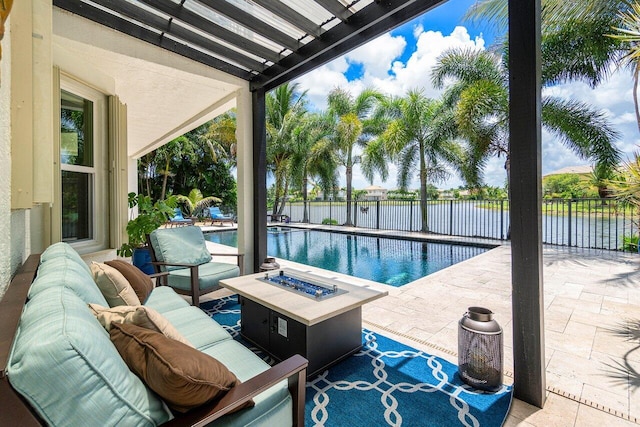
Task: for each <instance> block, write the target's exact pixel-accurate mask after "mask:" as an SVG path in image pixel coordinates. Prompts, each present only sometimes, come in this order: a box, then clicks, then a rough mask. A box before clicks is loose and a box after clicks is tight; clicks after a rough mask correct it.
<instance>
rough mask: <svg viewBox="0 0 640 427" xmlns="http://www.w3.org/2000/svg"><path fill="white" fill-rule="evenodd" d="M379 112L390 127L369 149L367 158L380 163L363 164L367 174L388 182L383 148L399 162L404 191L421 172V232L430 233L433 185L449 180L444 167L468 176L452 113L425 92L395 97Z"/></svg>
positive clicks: (412, 92) (400, 182) (382, 106)
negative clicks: (429, 201)
mask: <svg viewBox="0 0 640 427" xmlns="http://www.w3.org/2000/svg"><path fill="white" fill-rule="evenodd" d="M379 111H380V112H382V114H383V115H384V116H386V117H387V121H386V123H387V126H386V129H385V130H384V131H383V132H382V133H381V134H380V136H379V138H378V139H377V140H376V143H374V144H370V146H369V147H367V148H368V149H369V153H367V154H368V156H367V158H368V159H375V160H376V161H374V162H367V163H363V165H364V167H363V171H364V172H365V176H367V178H369V179H370V180H371V178H372V173H373V171H374V170H377V171H378V172H380V174H381V175H382V177H383V179H385V177H386V175H387V171H386V168H387V164H386V162H384V159H385V157H386V156H385V155H383V154H381V151H380V150H381V149H382V152H386V153H387V154H388V156H389V157H390V158H391V159H392V160H394V161H396V162H397V163H398V186H399V187H400V189H401V190H402V191H406V190H407V187H408V185H409V184H410V182H411V180H412V178H413V172H414V171H416V170H418V171H419V174H420V212H421V219H422V221H421V231H423V232H427V231H429V228H428V223H427V219H428V218H427V197H428V195H427V187H428V185H429V183H430V182H435V181H438V180H440V179H442V178H445V177H446V175H447V171H446V169H445V168H444V167H443V166H444V164H446V165H450V166H452V167H454V168H455V169H457V170H458V171H460V172H461V174H462V175H464V173H463V172H462V169H463V167H462V166H461V163H460V159H461V158H463V155H462V147H461V146H460V145H459V144H458V143H456V142H455V141H454V139H453V138H454V136H455V126H452V123H453V120H452V118H451V116H450V111H451V110H449V111H447V110H443V108H442V103H441V102H439V101H435V100H433V99H429V98H427V97H426V96H425V95H424V93H423V92H422V91H421V90H409V91H408V92H407V94H406V96H405V97H402V98H393V99H391V100H389V101H387V102H384V103H383V104H381V105H380V108H379ZM448 113H449V114H448ZM378 114H380V113H378ZM373 152H375V154H373Z"/></svg>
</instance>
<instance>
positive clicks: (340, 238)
mask: <svg viewBox="0 0 640 427" xmlns="http://www.w3.org/2000/svg"><path fill="white" fill-rule="evenodd" d="M205 236H206V239H208V240H210V241H212V242H215V243H221V244H223V245H228V246H234V247H237V246H238V235H237V231H235V230H233V231H224V232H215V233H208V234H206V235H205ZM487 250H488V249H487V248H479V247H475V246H461V245H452V244H448V243H432V242H419V241H414V240H400V239H390V238H385V237H373V236H362V235H352V234H342V233H331V232H325V231H317V230H301V229H295V228H286V227H269V228H268V229H267V252H268V254H269V255H270V256H275V257H278V258H283V259H288V260H290V261H295V262H298V263H301V264H307V265H311V266H314V267H319V268H324V269H326V270H331V271H336V272H339V273H343V274H348V275H350V276H356V277H360V278H363V279H368V280H373V281H376V282H380V283H386V284H387V285H391V286H396V287H397V286H402V285H406V284H407V283H409V282H413V281H414V280H417V279H419V278H421V277H424V276H426V275H428V274H431V273H434V272H436V271H438V270H442V269H443V268H446V267H449V266H451V265H453V264H457V263H459V262H461V261H464V260H466V259H469V258H472V257H474V256H476V255H479V254H481V253H483V252H486V251H487Z"/></svg>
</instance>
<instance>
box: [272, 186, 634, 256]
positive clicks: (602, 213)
mask: <svg viewBox="0 0 640 427" xmlns="http://www.w3.org/2000/svg"><path fill="white" fill-rule="evenodd" d="M304 209H305V203H303V202H287V203H286V204H285V207H284V210H283V211H282V214H284V215H287V216H288V217H289V219H290V221H292V222H302V220H303V215H304ZM306 209H307V215H308V218H309V221H308V222H309V223H310V224H322V223H325V224H327V223H328V224H337V225H343V224H345V222H346V220H347V203H346V202H344V201H313V202H307V203H306ZM638 219H639V218H638V210H637V209H636V208H635V207H634V206H631V205H629V204H623V203H621V202H618V201H616V200H610V199H552V200H544V201H543V205H542V236H543V243H545V244H552V245H561V246H572V247H579V248H597V249H607V250H622V248H623V243H624V241H625V239H629V238H632V237H633V236H637V235H638V232H639V230H638ZM351 220H352V225H353V226H355V227H362V228H370V229H380V230H400V231H424V230H423V226H422V210H421V204H420V201H419V200H371V201H353V202H352V203H351ZM509 225H510V217H509V202H508V201H507V200H427V201H426V231H427V232H428V233H433V234H443V235H449V236H462V237H477V238H485V239H495V240H507V239H508V238H509V237H508V233H509Z"/></svg>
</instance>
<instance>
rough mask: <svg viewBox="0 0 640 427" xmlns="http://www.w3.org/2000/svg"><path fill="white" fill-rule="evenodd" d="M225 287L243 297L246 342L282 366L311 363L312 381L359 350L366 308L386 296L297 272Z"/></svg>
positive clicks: (238, 281) (285, 271)
mask: <svg viewBox="0 0 640 427" xmlns="http://www.w3.org/2000/svg"><path fill="white" fill-rule="evenodd" d="M281 271H282V275H280V272H281ZM220 285H221V286H224V287H225V288H227V289H230V290H232V291H233V292H235V293H237V294H238V295H239V299H240V325H241V329H240V333H241V334H242V336H243V337H244V338H245V339H246V340H248V341H250V342H252V343H253V344H255V345H256V346H258V347H260V348H262V349H263V350H265V351H266V352H267V353H269V354H270V355H271V356H273V357H274V358H275V359H277V360H284V359H286V358H287V357H289V356H292V355H294V354H300V355H302V356H304V357H306V358H307V359H308V360H309V367H308V369H307V375H308V376H309V377H312V376H314V375H317V374H319V373H320V372H322V370H324V369H326V368H328V367H329V366H331V365H333V364H335V363H337V362H339V361H340V360H342V359H344V358H345V357H348V356H349V355H351V354H353V353H355V352H357V351H358V350H359V349H360V347H361V346H362V337H361V332H362V305H363V304H366V303H368V302H370V301H373V300H376V299H378V298H382V297H383V296H385V295H387V292H385V291H379V290H375V289H372V288H370V287H367V286H356V285H352V284H350V283H346V282H342V281H337V280H333V279H331V278H327V277H321V276H317V275H314V274H310V273H305V272H301V271H298V270H292V269H283V270H275V271H269V272H267V273H266V274H265V273H256V274H252V275H248V276H240V277H235V278H232V279H224V280H221V281H220ZM334 285H336V286H334ZM316 295H318V296H317V297H316Z"/></svg>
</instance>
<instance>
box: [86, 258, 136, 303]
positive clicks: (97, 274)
mask: <svg viewBox="0 0 640 427" xmlns="http://www.w3.org/2000/svg"><path fill="white" fill-rule="evenodd" d="M91 273H93V280H94V281H95V282H96V284H97V285H98V288H100V291H101V292H102V295H104V299H106V300H107V302H108V303H109V306H110V307H116V306H119V305H140V300H139V299H138V296H137V295H136V293H135V292H134V291H133V288H132V287H131V285H130V284H129V281H127V279H125V278H124V276H123V275H122V273H120V272H119V271H118V270H116V269H115V268H113V267H110V266H108V265H106V264H102V263H99V262H92V263H91Z"/></svg>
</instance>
